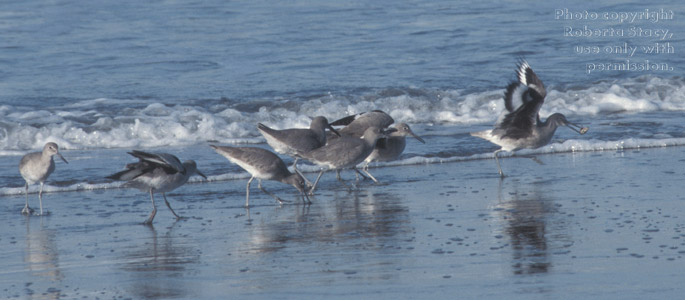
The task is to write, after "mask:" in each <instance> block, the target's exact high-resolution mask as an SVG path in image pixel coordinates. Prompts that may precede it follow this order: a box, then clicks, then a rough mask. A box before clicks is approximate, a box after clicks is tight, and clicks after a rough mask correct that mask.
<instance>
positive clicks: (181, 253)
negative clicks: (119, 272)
mask: <svg viewBox="0 0 685 300" xmlns="http://www.w3.org/2000/svg"><path fill="white" fill-rule="evenodd" d="M179 223H180V222H176V223H174V224H173V225H172V226H171V227H168V228H166V229H167V232H166V233H165V234H164V235H161V236H159V235H158V233H157V229H155V227H154V226H149V227H147V228H148V230H149V233H150V236H149V237H146V238H141V239H140V241H139V242H140V243H139V244H137V246H136V247H135V248H133V249H124V250H123V252H124V253H125V254H124V257H123V259H122V260H123V261H125V262H126V263H125V264H124V265H123V267H122V269H123V270H124V271H126V272H127V274H129V275H130V276H131V278H132V280H131V282H132V284H131V286H130V292H131V293H132V294H134V295H136V296H137V297H140V298H141V299H168V298H185V297H188V293H189V291H192V290H193V289H192V288H191V287H189V286H188V285H190V284H191V283H189V282H187V281H184V280H183V278H184V276H183V275H184V273H185V272H186V267H185V266H186V265H189V264H195V265H196V264H197V263H199V261H200V254H201V253H200V251H199V249H196V248H194V247H192V245H191V244H189V243H188V241H186V240H184V239H183V238H178V239H177V237H178V235H177V234H175V233H174V229H176V228H177V227H178V226H179ZM134 244H135V243H134Z"/></svg>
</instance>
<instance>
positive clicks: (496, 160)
mask: <svg viewBox="0 0 685 300" xmlns="http://www.w3.org/2000/svg"><path fill="white" fill-rule="evenodd" d="M501 151H502V149H499V150H497V151H495V153H494V155H495V162H497V169H498V170H499V176H501V177H502V178H504V173H503V172H502V167H501V166H500V165H499V159H498V158H497V153H500V152H501Z"/></svg>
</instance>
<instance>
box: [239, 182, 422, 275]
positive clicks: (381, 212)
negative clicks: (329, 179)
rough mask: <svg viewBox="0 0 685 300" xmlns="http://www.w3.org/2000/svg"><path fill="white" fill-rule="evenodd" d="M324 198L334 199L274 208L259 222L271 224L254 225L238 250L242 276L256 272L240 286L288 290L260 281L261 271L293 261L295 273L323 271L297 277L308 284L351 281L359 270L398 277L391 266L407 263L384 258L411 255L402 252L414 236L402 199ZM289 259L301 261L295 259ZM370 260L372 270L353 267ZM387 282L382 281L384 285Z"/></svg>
mask: <svg viewBox="0 0 685 300" xmlns="http://www.w3.org/2000/svg"><path fill="white" fill-rule="evenodd" d="M325 196H326V197H327V198H328V197H329V196H330V198H332V199H326V200H325V201H321V202H320V204H317V205H312V206H302V207H301V208H299V209H295V210H288V209H282V208H275V209H274V211H273V212H270V213H268V214H273V215H269V216H263V218H265V219H268V220H270V221H269V222H260V223H257V222H255V223H254V225H253V226H251V228H249V229H248V230H249V231H250V233H249V236H250V239H249V240H247V241H245V242H243V244H240V245H236V246H237V248H238V251H237V252H238V255H239V256H240V260H241V261H245V264H244V266H245V267H243V269H242V270H241V272H244V273H250V272H251V271H254V273H255V275H254V276H255V277H253V276H243V277H241V284H245V285H254V286H255V288H260V287H262V288H263V287H265V286H266V285H269V288H275V286H274V285H276V286H277V285H279V284H287V282H288V279H287V278H280V277H279V278H264V276H267V277H268V276H271V275H268V274H271V273H270V272H262V271H263V270H270V269H271V268H272V267H273V266H281V265H291V264H282V263H280V261H281V260H293V259H295V260H297V262H298V263H297V268H298V269H299V268H304V269H305V270H310V268H309V267H307V265H309V264H311V265H312V266H311V269H312V270H322V268H323V273H322V272H321V271H315V272H312V273H311V274H304V273H302V274H300V276H302V277H305V278H306V277H307V276H311V279H312V280H324V281H325V280H327V278H328V279H330V280H334V277H335V276H336V275H335V274H342V276H353V275H354V274H357V272H359V271H361V270H364V271H369V270H368V269H367V268H377V269H379V270H378V271H379V272H378V273H381V274H383V275H382V276H385V277H388V278H391V277H393V276H397V272H396V270H395V269H394V267H393V266H396V265H397V264H398V263H397V262H396V261H394V260H398V259H399V260H402V259H411V257H409V256H405V255H388V254H391V253H402V251H409V250H407V249H406V248H403V247H402V246H403V245H405V242H404V241H406V240H409V239H411V237H412V236H413V234H414V233H413V229H412V226H411V222H410V214H409V209H408V207H406V206H404V205H403V203H402V199H401V198H400V197H398V196H397V195H394V194H390V193H373V192H372V191H365V190H359V191H352V192H347V191H329V192H326V194H325ZM283 214H286V215H283ZM291 214H294V215H291ZM312 247H316V249H317V250H316V251H314V250H313V248H312ZM322 249H323V250H322ZM234 253H235V252H234ZM292 253H301V255H302V256H301V257H293V256H292ZM369 255H377V256H378V257H379V258H378V259H379V261H380V262H379V263H378V264H377V265H373V266H369V265H365V266H360V265H358V264H357V263H358V262H359V261H360V260H361V258H360V257H368V256H369ZM342 261H344V262H345V263H341V262H342ZM383 261H385V262H384V263H383ZM340 266H345V267H344V268H340ZM360 268H362V269H360ZM366 273H368V272H366ZM322 276H324V278H322ZM326 276H332V277H330V278H329V277H326ZM302 277H300V278H302ZM385 277H383V278H382V279H388V278H385Z"/></svg>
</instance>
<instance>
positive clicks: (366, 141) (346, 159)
mask: <svg viewBox="0 0 685 300" xmlns="http://www.w3.org/2000/svg"><path fill="white" fill-rule="evenodd" d="M384 137H386V135H385V133H384V132H382V131H381V129H380V128H378V127H370V128H368V129H366V131H365V132H364V135H362V137H361V138H358V137H354V136H346V135H343V136H342V137H339V138H337V139H332V140H331V141H329V142H328V144H326V145H325V146H323V147H320V148H317V149H314V150H312V151H310V152H307V153H305V154H303V155H302V158H304V159H306V160H309V161H311V162H313V163H315V164H317V165H319V166H322V167H326V168H328V169H333V170H335V171H336V178H337V179H338V180H339V181H340V182H343V183H344V181H343V180H342V178H341V177H340V170H341V169H346V168H352V169H354V170H355V171H357V172H358V170H357V169H356V166H357V165H358V164H359V163H361V162H363V161H364V160H365V159H366V158H367V157H368V156H369V154H371V152H372V151H373V149H374V147H375V146H376V142H377V141H378V139H380V138H384ZM324 171H325V169H321V172H319V176H318V177H317V178H316V181H315V182H314V185H313V186H312V188H311V189H310V190H309V193H310V194H312V193H313V192H314V189H316V185H317V184H318V183H319V179H321V175H323V173H324ZM367 174H368V173H367ZM368 175H369V176H371V174H368ZM371 177H372V178H373V176H371ZM373 179H374V181H377V180H375V178H373Z"/></svg>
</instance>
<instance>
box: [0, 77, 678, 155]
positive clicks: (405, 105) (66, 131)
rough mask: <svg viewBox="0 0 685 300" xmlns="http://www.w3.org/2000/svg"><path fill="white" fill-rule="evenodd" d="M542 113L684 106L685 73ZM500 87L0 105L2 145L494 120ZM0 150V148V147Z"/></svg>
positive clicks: (572, 97) (108, 143) (183, 140)
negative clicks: (323, 121) (357, 119)
mask: <svg viewBox="0 0 685 300" xmlns="http://www.w3.org/2000/svg"><path fill="white" fill-rule="evenodd" d="M548 89H549V93H548V96H547V98H546V100H545V105H544V106H543V108H542V110H541V112H540V115H541V116H543V117H545V116H547V115H550V114H551V113H553V112H561V113H564V114H566V115H570V116H583V117H584V118H593V117H595V116H598V115H603V114H615V113H623V112H628V113H639V112H651V111H683V110H685V81H684V80H683V78H679V77H678V78H658V77H639V78H634V79H626V80H623V81H618V82H599V83H596V84H592V85H591V86H589V87H585V88H566V89H563V90H559V89H555V88H554V87H551V88H548ZM502 95H503V89H495V90H488V91H483V92H474V93H466V94H464V92H463V91H461V90H419V89H388V90H381V91H374V92H367V93H366V94H362V95H334V94H328V95H323V96H318V97H312V98H307V99H292V100H290V101H283V100H278V101H272V102H269V101H258V102H255V103H252V104H250V103H249V102H248V103H247V104H244V105H246V106H248V107H250V106H252V107H253V108H251V109H242V108H239V107H240V105H238V106H235V103H224V102H221V101H219V102H217V101H209V102H208V103H207V104H206V105H205V104H204V103H203V102H193V103H189V104H187V105H165V104H162V103H148V102H146V101H143V100H121V99H93V100H85V101H79V102H76V103H74V104H72V105H69V106H67V107H60V108H48V109H43V108H42V109H39V110H35V111H32V110H31V109H30V108H27V107H11V106H7V105H4V106H0V119H1V120H2V121H0V151H5V152H4V153H8V152H7V151H16V150H28V149H40V148H41V147H42V146H43V145H44V144H45V143H46V142H47V141H55V142H57V143H58V144H59V145H60V147H61V148H63V149H97V148H151V147H161V146H186V145H193V144H198V143H204V142H206V141H216V142H219V143H230V144H236V143H261V142H263V139H262V137H261V136H260V135H259V133H258V131H257V130H256V124H257V123H258V122H262V123H265V124H266V125H268V126H270V127H273V128H276V129H283V128H293V127H298V128H305V127H308V126H309V121H310V120H311V118H312V117H314V116H318V115H322V116H326V117H327V118H329V119H331V120H334V119H337V118H340V117H344V116H346V115H349V114H355V113H360V112H364V111H369V110H373V109H380V110H384V111H386V112H388V113H389V114H390V115H391V116H392V117H393V118H394V119H395V120H396V121H398V122H406V123H410V124H425V125H429V126H430V125H432V124H453V125H472V124H491V123H493V122H494V120H495V119H496V118H497V117H498V116H499V115H500V114H501V112H502V111H503V110H504V103H503V100H502ZM0 155H2V153H0Z"/></svg>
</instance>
